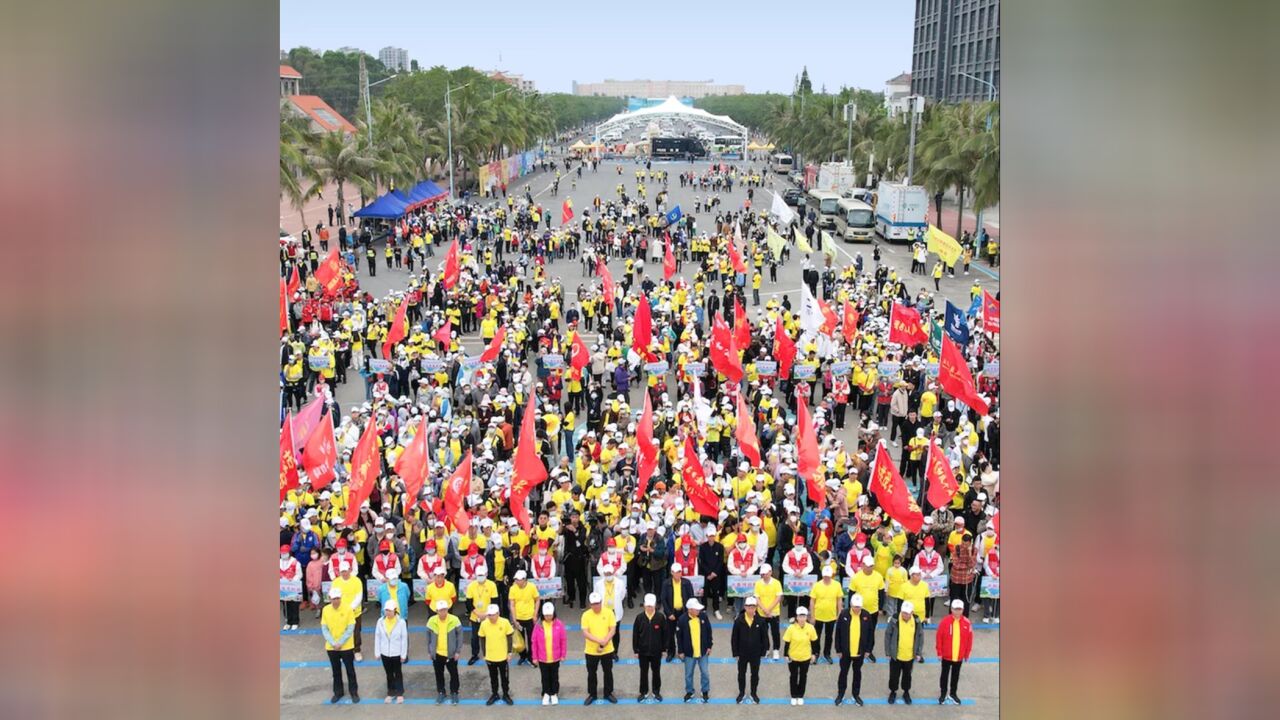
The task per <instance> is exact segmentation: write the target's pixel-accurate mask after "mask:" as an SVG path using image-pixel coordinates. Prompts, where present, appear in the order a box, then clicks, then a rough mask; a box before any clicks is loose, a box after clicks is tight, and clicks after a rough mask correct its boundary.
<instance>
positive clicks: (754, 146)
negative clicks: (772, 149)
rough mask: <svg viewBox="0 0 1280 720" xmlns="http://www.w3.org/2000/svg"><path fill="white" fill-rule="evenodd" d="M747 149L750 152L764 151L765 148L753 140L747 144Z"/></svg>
mask: <svg viewBox="0 0 1280 720" xmlns="http://www.w3.org/2000/svg"><path fill="white" fill-rule="evenodd" d="M747 149H748V150H763V149H764V146H763V145H761V144H760V143H758V142H756V141H755V140H752V141H751V142H749V143H747Z"/></svg>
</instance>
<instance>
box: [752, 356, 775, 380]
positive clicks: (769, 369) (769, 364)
mask: <svg viewBox="0 0 1280 720" xmlns="http://www.w3.org/2000/svg"><path fill="white" fill-rule="evenodd" d="M756 371H757V372H759V373H760V377H773V376H774V375H777V374H778V362H777V361H776V360H758V361H757V362H756Z"/></svg>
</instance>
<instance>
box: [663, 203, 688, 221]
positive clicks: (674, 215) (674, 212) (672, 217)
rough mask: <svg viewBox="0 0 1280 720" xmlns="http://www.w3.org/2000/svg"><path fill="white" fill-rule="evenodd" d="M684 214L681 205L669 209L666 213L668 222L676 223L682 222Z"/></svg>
mask: <svg viewBox="0 0 1280 720" xmlns="http://www.w3.org/2000/svg"><path fill="white" fill-rule="evenodd" d="M683 216H684V215H683V213H681V212H680V206H679V205H677V206H675V207H673V208H671V209H670V210H668V211H667V215H666V217H667V224H668V225H675V224H676V223H678V222H680V218H681V217H683Z"/></svg>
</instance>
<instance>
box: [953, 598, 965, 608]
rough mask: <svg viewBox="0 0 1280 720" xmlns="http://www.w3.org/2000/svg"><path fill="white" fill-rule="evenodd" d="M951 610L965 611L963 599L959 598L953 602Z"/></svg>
mask: <svg viewBox="0 0 1280 720" xmlns="http://www.w3.org/2000/svg"><path fill="white" fill-rule="evenodd" d="M951 609H952V610H963V609H964V601H963V600H961V599H959V598H957V599H955V600H952V601H951Z"/></svg>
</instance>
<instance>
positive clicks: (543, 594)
mask: <svg viewBox="0 0 1280 720" xmlns="http://www.w3.org/2000/svg"><path fill="white" fill-rule="evenodd" d="M529 582H531V583H533V586H534V587H536V588H538V597H539V598H558V597H561V596H563V595H564V578H560V577H553V578H543V579H539V578H534V579H532V580H530V581H529Z"/></svg>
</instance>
